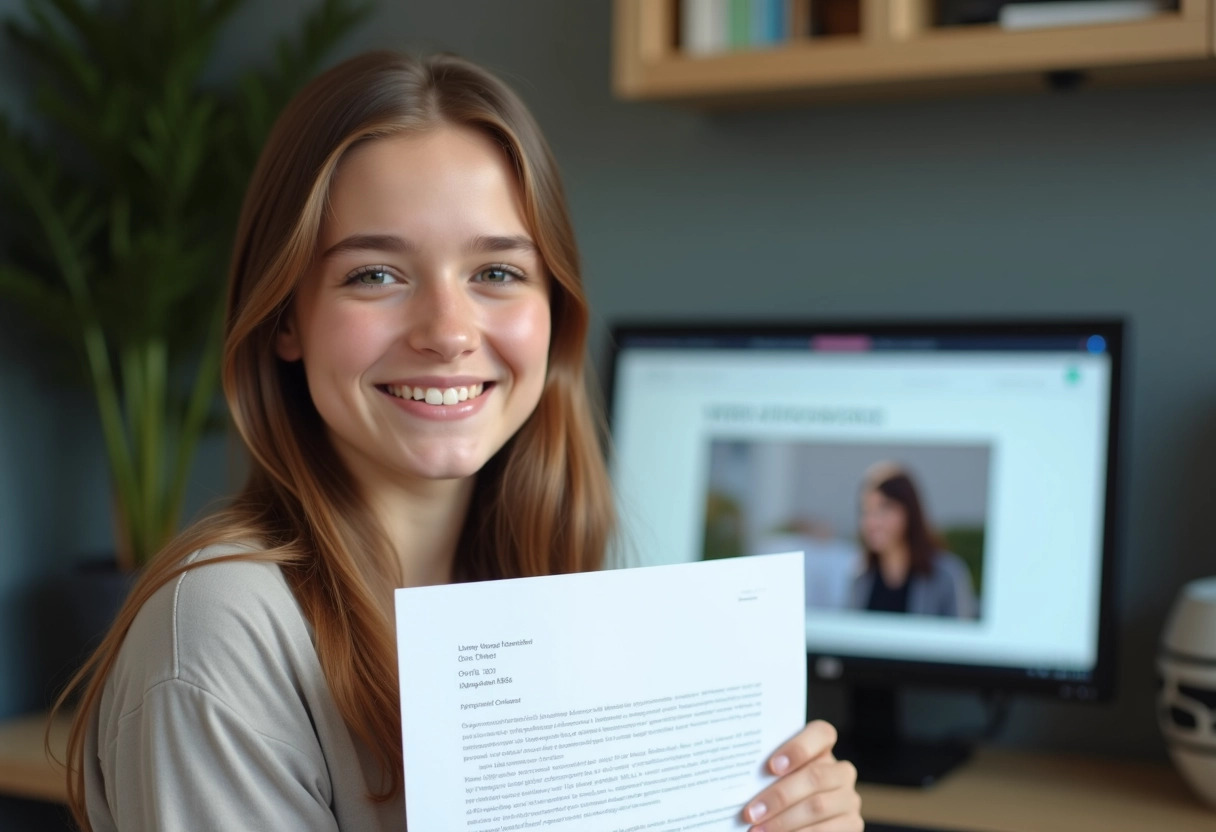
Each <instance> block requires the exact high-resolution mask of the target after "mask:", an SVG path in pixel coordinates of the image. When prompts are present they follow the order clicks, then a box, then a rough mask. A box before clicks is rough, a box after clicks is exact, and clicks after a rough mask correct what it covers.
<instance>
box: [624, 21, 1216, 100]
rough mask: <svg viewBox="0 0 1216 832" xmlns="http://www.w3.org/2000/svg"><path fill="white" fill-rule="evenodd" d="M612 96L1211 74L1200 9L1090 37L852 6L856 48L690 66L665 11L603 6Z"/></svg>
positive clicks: (693, 59)
mask: <svg viewBox="0 0 1216 832" xmlns="http://www.w3.org/2000/svg"><path fill="white" fill-rule="evenodd" d="M615 2H616V8H615V11H616V19H615V26H616V31H615V44H614V47H615V67H614V70H615V71H614V84H615V91H616V94H617V95H618V96H619V97H621V98H626V99H639V100H641V99H647V100H670V101H693V102H696V101H704V102H708V103H712V102H714V101H716V100H725V101H732V100H734V101H736V102H737V101H738V100H740V99H746V98H747V97H749V96H773V95H781V94H785V95H788V94H790V93H796V92H815V91H823V90H840V89H848V88H865V87H881V86H886V87H892V88H898V87H904V88H907V87H914V86H916V85H917V84H930V85H932V84H934V83H941V82H952V81H954V82H957V81H971V82H974V81H975V79H977V78H999V77H1002V76H1004V77H1008V76H1016V75H1031V76H1035V77H1041V76H1042V75H1043V74H1044V73H1049V72H1056V71H1061V70H1101V69H1104V68H1142V67H1152V66H1154V65H1168V66H1170V67H1173V68H1177V67H1178V66H1179V65H1188V66H1190V67H1192V68H1195V69H1209V68H1211V69H1213V71H1216V60H1213V37H1214V33H1213V29H1214V21H1213V13H1212V0H1180V5H1179V8H1178V11H1176V12H1162V13H1161V14H1160V15H1158V16H1156V17H1154V18H1151V19H1148V20H1144V21H1135V22H1126V23H1108V24H1102V25H1093V26H1068V27H1059V28H1052V29H1035V30H1028V31H1008V30H1005V29H1001V28H1000V27H999V26H995V25H993V26H954V27H936V26H929V25H925V24H923V23H920V22H919V21H921V20H927V19H928V14H927V8H928V7H927V5H920V6H916V7H914V9H913V11H912V12H908V11H907V9H908V6H907V5H906V4H907V3H915V4H927V3H928V2H930V0H860V2H861V3H862V7H861V8H862V31H861V34H860V35H858V36H853V37H846V36H835V37H824V38H814V37H810V38H808V37H795V38H793V39H791V40H789V41H788V42H787V43H786V44H784V45H781V46H777V47H772V48H766V49H749V50H736V51H729V52H721V53H715V54H712V55H704V56H701V55H698V56H690V55H688V54H686V53H684V52H682V51H681V50H680V49H679V46H678V43H677V17H676V8H677V6H678V2H677V0H615Z"/></svg>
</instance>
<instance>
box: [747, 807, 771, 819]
mask: <svg viewBox="0 0 1216 832" xmlns="http://www.w3.org/2000/svg"><path fill="white" fill-rule="evenodd" d="M767 811H768V807H767V806H765V805H764V804H763V803H753V804H752V806H751V808H750V809H748V810H747V817H748V820H750V821H751V822H752V823H755V822H756V821H758V820H760V818H762V817H764V813H765V812H767Z"/></svg>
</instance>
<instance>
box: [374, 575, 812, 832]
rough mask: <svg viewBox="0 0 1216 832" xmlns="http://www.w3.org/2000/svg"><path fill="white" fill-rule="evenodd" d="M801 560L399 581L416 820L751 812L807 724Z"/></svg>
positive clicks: (460, 825) (442, 826)
mask: <svg viewBox="0 0 1216 832" xmlns="http://www.w3.org/2000/svg"><path fill="white" fill-rule="evenodd" d="M802 564H803V558H802V555H801V554H800V553H799V554H786V555H766V556H762V557H749V558H732V559H727V560H714V561H707V562H702V563H685V564H678V565H674V566H652V567H644V568H636V569H621V570H612V571H605V572H590V573H583V574H576V575H555V576H551V577H541V578H521V579H515V580H504V581H486V582H481V583H469V584H453V585H448V586H435V587H420V588H416V589H399V590H397V593H396V604H397V645H398V648H397V649H398V658H399V662H400V679H401V717H402V718H401V725H402V735H403V744H404V753H405V805H406V818H407V822H408V825H409V828H410V829H411V830H419V832H430V830H444V832H507V830H525V829H556V830H578V832H625V830H643V829H648V830H680V829H696V830H698V831H699V832H719V830H720V831H721V832H725V831H726V830H738V829H745V828H747V824H745V823H743V822H742V821H741V820H740V819H739V817H740V812H741V810H742V808H743V806H744V804H745V803H746V802H747V801H748V800H750V799H751V798H752V797H754V796H755V795H756V794H757V793H758V792H759V791H760V790H761V789H762V788H763V787H764V786H765V785H766V784H767V783H769V782H771V780H772V779H773V778H772V777H771V776H770V775H768V774H766V772H765V768H764V764H765V762H766V761H767V759H768V757H769V755H771V754H772V753H773V752H774V751H776V749H777V748H778V746H780V745H781V743H783V742H785V741H786V740H788V739H789V738H790V737H792V736H793V735H794V734H796V733H797V732H798V731H799V730H801V728H802V726H803V724H804V722H805V716H806V678H807V677H806V637H805V633H806V629H805V617H804V616H805V607H804V605H803V576H802V574H803V573H802V568H803V567H802Z"/></svg>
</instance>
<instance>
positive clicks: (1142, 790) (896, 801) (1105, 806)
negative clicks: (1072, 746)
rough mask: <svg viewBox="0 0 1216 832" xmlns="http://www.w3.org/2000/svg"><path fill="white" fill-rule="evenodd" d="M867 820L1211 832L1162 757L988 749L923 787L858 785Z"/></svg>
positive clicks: (1207, 815) (991, 831) (1065, 831)
mask: <svg viewBox="0 0 1216 832" xmlns="http://www.w3.org/2000/svg"><path fill="white" fill-rule="evenodd" d="M860 791H861V797H862V815H863V816H864V817H865V818H866V819H867V820H873V821H881V822H884V823H905V824H911V825H914V826H915V825H921V826H928V827H939V828H943V829H959V830H967V832H1120V831H1121V830H1127V832H1214V830H1216V809H1211V808H1208V807H1207V806H1206V805H1205V804H1203V803H1202V802H1200V800H1199V799H1198V798H1197V797H1195V796H1194V795H1193V794H1192V793H1191V792H1190V790H1189V789H1188V788H1187V786H1186V783H1184V782H1183V780H1182V778H1181V776H1179V774H1178V773H1177V772H1176V771H1174V770H1173V769H1172V768H1170V767H1169V766H1168V765H1165V764H1163V763H1144V762H1132V761H1128V760H1117V759H1108V758H1103V757H1087V756H1079V755H1077V756H1072V755H1048V754H1030V753H1026V752H1014V751H1002V750H997V749H986V750H980V751H978V752H976V755H975V758H974V759H972V760H971V762H969V763H967V764H966V765H965V766H963V767H961V768H959V769H957V770H956V771H954V772H952V773H951V774H950V775H949V776H947V777H946V778H945V779H944V780H943V781H942V782H941V783H939V784H937V785H935V786H932V787H930V788H928V789H904V788H898V787H893V786H874V785H865V784H863V785H862V786H861V787H860Z"/></svg>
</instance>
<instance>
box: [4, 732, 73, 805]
mask: <svg viewBox="0 0 1216 832" xmlns="http://www.w3.org/2000/svg"><path fill="white" fill-rule="evenodd" d="M46 719H47V715H46V714H44V713H41V714H30V715H29V716H24V717H19V718H17V719H10V720H8V721H6V722H0V794H6V795H10V796H13V797H23V798H28V799H30V800H46V801H51V802H55V803H63V802H66V801H67V776H66V775H65V774H64V770H63V769H62V768H61V767H60V766H57V765H55V764H54V763H52V762H51V761H50V760H48V759H47V756H46V752H45V750H44V747H43V732H44V731H45V730H46ZM71 723H72V717H71V715H70V714H60V715H59V718H58V719H56V720H55V723H54V724H53V725H52V726H51V747H52V748H54V749H55V754H56V756H58V757H59V758H60V759H63V757H64V754H65V751H66V749H67V745H68V729H69V727H70V726H71Z"/></svg>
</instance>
